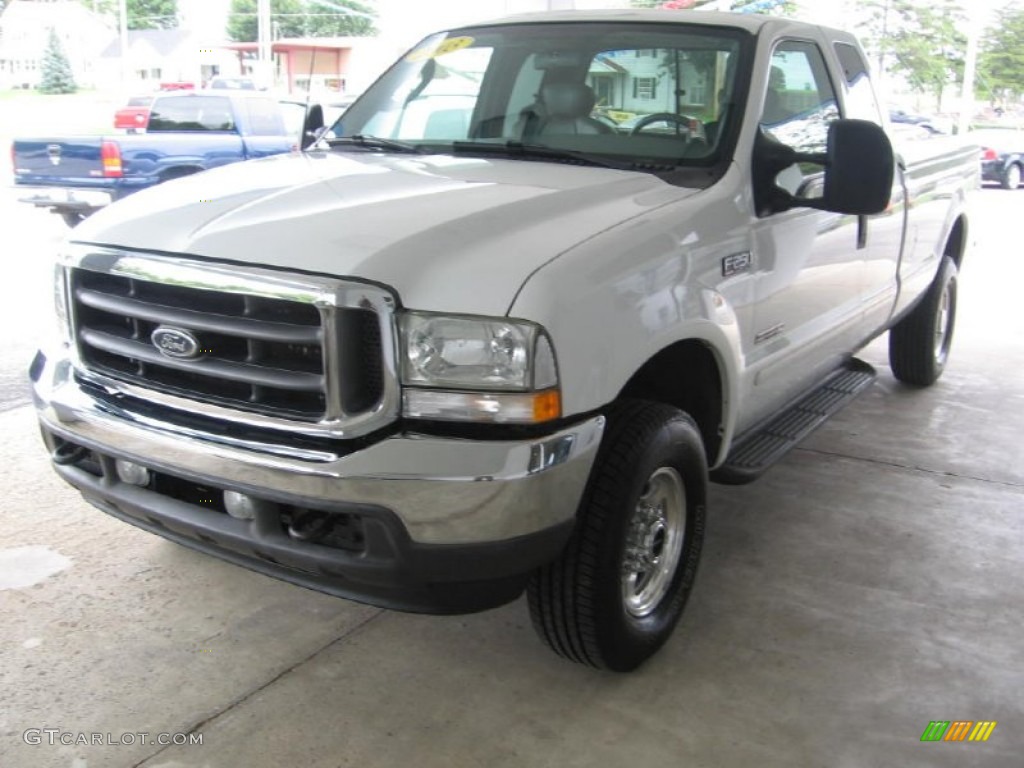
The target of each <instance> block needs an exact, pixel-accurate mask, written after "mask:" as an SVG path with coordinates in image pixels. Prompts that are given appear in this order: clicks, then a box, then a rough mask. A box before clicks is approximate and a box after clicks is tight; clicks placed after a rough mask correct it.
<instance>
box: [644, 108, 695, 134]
mask: <svg viewBox="0 0 1024 768" xmlns="http://www.w3.org/2000/svg"><path fill="white" fill-rule="evenodd" d="M691 120H692V118H689V117H683V116H682V115H677V114H675V113H673V112H655V113H654V114H653V115H645V116H644V117H641V118H640V119H639V120H637V122H636V125H634V126H633V130H631V131H630V132H629V135H630V136H636V135H637V134H638V133H640V132H641V131H642V130H643V129H644V128H646V127H647V126H649V125H653V124H654V123H672V124H673V125H675V126H677V127H679V128H682V129H683V130H684V131H685V133H686V135H687V136H689V135H690V122H691Z"/></svg>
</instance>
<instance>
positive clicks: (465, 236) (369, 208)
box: [71, 150, 697, 315]
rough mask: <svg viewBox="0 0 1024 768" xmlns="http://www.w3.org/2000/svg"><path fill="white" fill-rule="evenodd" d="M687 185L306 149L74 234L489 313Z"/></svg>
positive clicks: (176, 184) (195, 184)
mask: <svg viewBox="0 0 1024 768" xmlns="http://www.w3.org/2000/svg"><path fill="white" fill-rule="evenodd" d="M696 191H697V190H695V189H688V188H684V187H677V186H673V185H671V184H667V183H666V182H664V181H662V180H661V179H659V178H658V177H656V176H653V175H651V174H647V173H639V172H633V171H620V170H609V169H604V168H593V167H581V166H577V165H570V164H559V163H550V162H535V161H527V160H505V159H497V160H495V159H477V158H466V157H458V158H453V157H451V156H447V155H432V156H419V155H410V156H406V155H388V154H382V153H377V152H369V151H364V150H357V151H353V152H329V151H316V152H307V153H303V154H299V153H293V154H290V155H280V156H277V157H272V158H267V159H263V160H257V161H252V162H248V163H239V164H236V165H231V166H228V167H225V168H220V169H217V170H213V171H208V172H206V173H201V174H197V175H195V176H191V177H187V178H184V179H180V180H177V181H172V182H168V183H165V184H162V185H160V186H159V187H155V188H153V189H149V190H145V191H143V192H139V193H137V194H135V195H132V196H130V197H128V198H126V199H124V200H122V201H120V202H119V203H117V204H116V205H113V206H111V207H109V208H107V209H105V210H103V211H100V212H99V213H97V214H96V215H94V216H92V217H90V218H89V219H87V220H86V221H85V222H83V223H82V224H81V225H80V226H79V227H77V228H76V229H75V230H74V231H73V233H72V235H71V237H72V239H73V240H74V241H76V242H83V243H90V244H96V245H107V246H114V247H123V248H130V249H139V250H145V251H151V252H164V253H176V254H187V255H192V256H198V257H205V258H210V259H218V260H230V261H236V262H247V263H252V264H258V265H261V266H271V267H281V268H284V269H298V270H303V271H307V272H315V273H320V274H326V275H333V276H339V277H346V276H350V277H357V278H360V279H364V280H371V281H374V282H378V283H382V284H384V285H387V286H390V287H391V288H392V289H394V290H395V291H396V292H397V294H398V296H399V299H400V300H401V302H402V303H403V304H404V305H405V306H407V307H411V308H414V309H422V310H437V311H447V312H464V313H472V314H488V315H495V314H504V313H505V312H507V311H508V308H509V306H510V305H511V303H512V301H513V299H514V298H515V295H516V292H517V291H518V290H519V288H520V286H521V285H522V284H523V282H524V281H525V280H526V279H527V278H528V277H529V276H530V275H531V274H532V273H533V272H534V271H536V270H537V269H539V268H540V267H542V266H543V265H544V264H545V263H547V262H548V261H550V260H552V259H554V258H556V257H558V256H559V255H560V254H562V253H564V252H566V251H567V250H569V249H570V248H572V247H573V246H574V245H577V244H579V243H581V242H583V241H585V240H587V239H589V238H591V237H594V236H595V235H597V234H599V233H600V232H602V231H604V230H607V229H609V228H611V227H614V226H616V225H617V224H620V223H622V222H624V221H626V220H629V219H631V218H634V217H636V216H640V215H642V214H643V213H645V212H646V211H649V210H651V209H652V208H656V207H660V206H662V205H665V204H667V203H670V202H673V201H675V200H679V199H681V198H683V197H686V196H688V195H692V194H694V193H695V192H696Z"/></svg>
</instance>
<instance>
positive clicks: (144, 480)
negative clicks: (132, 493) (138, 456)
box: [114, 459, 149, 488]
mask: <svg viewBox="0 0 1024 768" xmlns="http://www.w3.org/2000/svg"><path fill="white" fill-rule="evenodd" d="M114 467H115V469H117V476H118V477H119V478H120V479H121V482H122V483H128V484H129V485H137V486H139V487H140V488H145V487H146V486H147V485H149V470H148V469H146V468H145V467H144V466H142V465H141V464H136V463H135V462H134V461H125V460H124V459H118V460H117V461H116V462H114Z"/></svg>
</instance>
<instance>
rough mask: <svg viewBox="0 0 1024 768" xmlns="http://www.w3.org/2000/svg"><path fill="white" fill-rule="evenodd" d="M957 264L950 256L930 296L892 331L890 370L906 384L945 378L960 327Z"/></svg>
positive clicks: (927, 295)
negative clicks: (947, 364) (957, 313)
mask: <svg viewBox="0 0 1024 768" xmlns="http://www.w3.org/2000/svg"><path fill="white" fill-rule="evenodd" d="M956 281H957V269H956V264H955V263H954V262H953V260H952V259H951V258H949V257H948V256H946V257H944V258H943V260H942V267H941V268H940V269H939V274H938V275H936V277H935V281H934V282H933V283H932V285H931V288H929V289H928V293H926V294H925V297H924V298H923V299H922V300H921V303H920V304H918V305H917V306H916V307H915V308H914V310H913V311H912V312H911V313H910V314H909V315H907V316H906V317H904V318H903V319H902V320H900V322H899V323H897V324H896V325H895V326H893V328H892V330H890V331H889V367H890V368H892V373H893V375H894V376H895V377H896V378H897V379H899V380H900V381H902V382H905V383H907V384H913V385H915V386H919V387H927V386H929V385H931V384H934V383H935V382H936V381H937V380H938V378H939V376H941V375H942V371H943V369H945V367H946V361H947V360H948V359H949V349H950V346H952V344H953V328H954V327H955V325H956Z"/></svg>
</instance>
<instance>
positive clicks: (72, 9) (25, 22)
mask: <svg viewBox="0 0 1024 768" xmlns="http://www.w3.org/2000/svg"><path fill="white" fill-rule="evenodd" d="M51 29H53V30H54V31H55V32H56V33H57V37H58V39H60V41H61V44H62V45H63V47H64V53H65V54H67V57H68V61H69V62H70V64H71V69H72V71H73V72H74V75H75V82H76V83H77V84H78V85H79V86H84V87H94V86H96V85H97V72H96V63H97V61H98V60H99V56H100V53H101V52H102V51H103V49H105V48H106V47H107V46H108V45H109V44H110V42H111V40H114V39H115V38H116V37H117V33H116V31H115V30H114V29H113V28H111V27H110V26H108V24H107V23H106V22H105V20H104V19H103V18H102V17H101V16H99V15H97V14H95V13H93V12H92V11H90V10H88V9H87V8H86V7H85V6H84V5H82V4H81V3H77V2H70V0H37V1H36V2H32V0H11V2H9V3H8V5H7V7H6V8H5V9H4V11H3V13H2V14H0V88H34V87H35V86H36V85H38V83H39V79H40V65H41V62H42V58H43V52H44V51H45V50H46V44H47V41H48V39H49V36H50V30H51Z"/></svg>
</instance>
